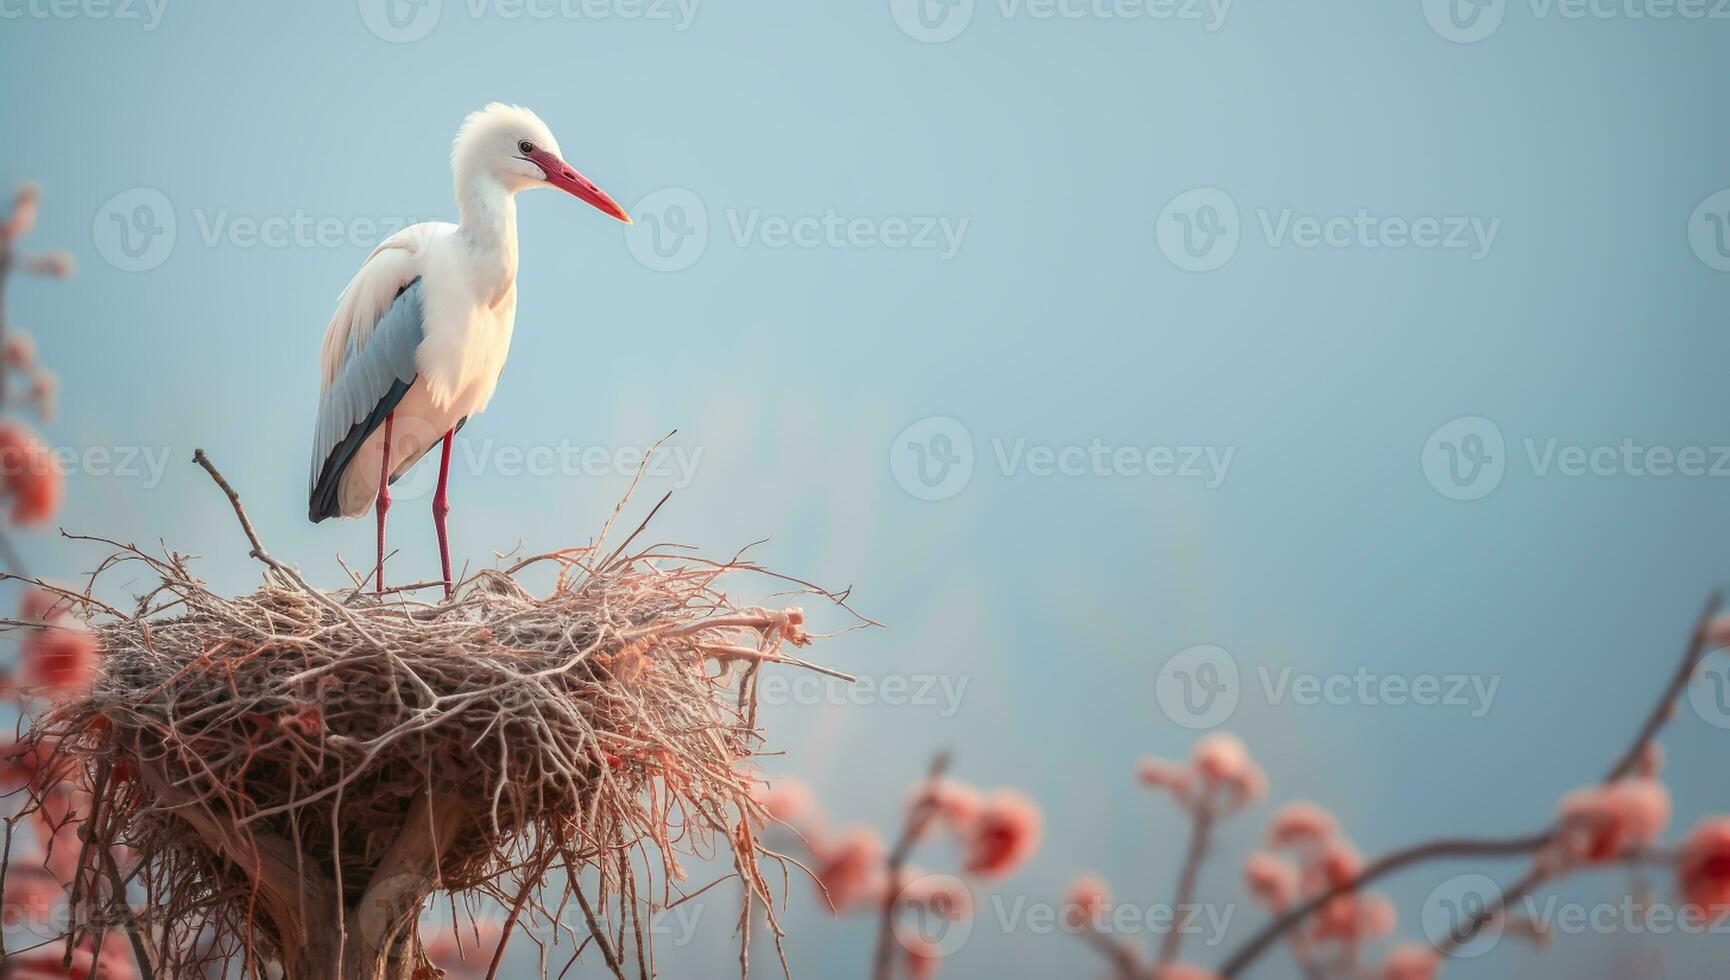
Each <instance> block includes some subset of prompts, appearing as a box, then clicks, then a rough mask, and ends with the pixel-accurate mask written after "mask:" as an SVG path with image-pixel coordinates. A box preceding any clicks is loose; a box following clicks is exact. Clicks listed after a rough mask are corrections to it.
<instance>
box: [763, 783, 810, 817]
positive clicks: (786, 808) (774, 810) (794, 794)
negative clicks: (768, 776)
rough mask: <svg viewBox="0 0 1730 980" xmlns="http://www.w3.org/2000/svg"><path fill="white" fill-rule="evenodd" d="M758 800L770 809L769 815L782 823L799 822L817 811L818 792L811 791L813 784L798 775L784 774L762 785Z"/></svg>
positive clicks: (766, 808)
mask: <svg viewBox="0 0 1730 980" xmlns="http://www.w3.org/2000/svg"><path fill="white" fill-rule="evenodd" d="M755 795H756V797H757V802H758V803H761V804H762V805H763V809H765V810H767V811H769V816H771V817H773V818H774V819H776V820H779V821H781V822H782V823H786V824H791V823H797V822H798V821H800V820H803V819H805V818H806V817H809V816H814V815H815V814H816V811H817V794H815V793H813V792H812V791H811V786H810V784H809V783H806V782H805V781H804V780H803V779H800V778H799V777H797V776H782V777H780V778H779V779H776V780H775V781H774V782H772V783H769V784H768V785H767V786H760V787H759V789H758V792H757V793H756V794H755Z"/></svg>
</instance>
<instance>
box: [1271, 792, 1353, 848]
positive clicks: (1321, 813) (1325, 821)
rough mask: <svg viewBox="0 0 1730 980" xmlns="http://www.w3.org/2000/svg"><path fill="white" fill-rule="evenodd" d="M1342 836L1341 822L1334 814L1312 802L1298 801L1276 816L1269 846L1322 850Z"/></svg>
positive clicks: (1283, 808)
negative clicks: (1321, 848) (1328, 843)
mask: <svg viewBox="0 0 1730 980" xmlns="http://www.w3.org/2000/svg"><path fill="white" fill-rule="evenodd" d="M1339 832H1340V826H1339V821H1337V820H1335V819H1334V815H1333V814H1331V813H1329V812H1328V811H1326V810H1324V809H1322V808H1321V807H1319V806H1317V805H1316V804H1314V803H1311V802H1309V801H1308V800H1296V801H1293V802H1291V803H1287V804H1286V805H1285V806H1283V807H1280V810H1279V812H1278V813H1275V814H1274V815H1273V821H1272V822H1271V823H1269V824H1268V830H1267V842H1268V846H1270V847H1320V846H1321V845H1322V844H1324V843H1326V842H1328V841H1330V840H1333V839H1334V838H1335V837H1337V836H1338V835H1339Z"/></svg>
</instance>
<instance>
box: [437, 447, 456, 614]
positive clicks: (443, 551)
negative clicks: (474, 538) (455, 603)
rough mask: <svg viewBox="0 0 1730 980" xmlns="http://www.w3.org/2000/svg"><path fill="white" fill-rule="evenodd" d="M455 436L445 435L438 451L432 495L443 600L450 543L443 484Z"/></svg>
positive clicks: (448, 504)
mask: <svg viewBox="0 0 1730 980" xmlns="http://www.w3.org/2000/svg"><path fill="white" fill-rule="evenodd" d="M455 434H456V430H455V429H452V430H451V431H450V432H446V433H445V444H444V448H443V449H442V450H440V451H439V488H438V492H437V493H434V494H433V524H434V526H436V527H437V528H438V535H439V568H440V570H441V571H443V572H444V583H445V598H446V599H449V598H450V597H451V585H452V583H451V543H450V536H449V535H448V534H447V533H446V532H445V517H446V516H448V515H449V514H450V512H451V499H450V494H448V493H446V492H445V484H446V482H448V481H449V480H450V475H451V436H453V435H455Z"/></svg>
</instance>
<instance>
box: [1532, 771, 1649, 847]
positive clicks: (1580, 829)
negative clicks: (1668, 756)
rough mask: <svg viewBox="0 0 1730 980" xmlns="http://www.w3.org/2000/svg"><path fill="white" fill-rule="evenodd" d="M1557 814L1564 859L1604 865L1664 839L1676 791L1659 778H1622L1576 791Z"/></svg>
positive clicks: (1564, 802)
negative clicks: (1659, 837)
mask: <svg viewBox="0 0 1730 980" xmlns="http://www.w3.org/2000/svg"><path fill="white" fill-rule="evenodd" d="M1557 813H1558V816H1559V817H1560V819H1561V823H1562V835H1561V838H1560V839H1561V841H1562V846H1563V849H1564V854H1563V856H1564V858H1565V859H1566V858H1572V859H1576V860H1582V861H1586V862H1588V863H1599V864H1601V863H1604V862H1607V861H1612V860H1615V859H1616V858H1617V857H1619V856H1621V855H1622V854H1623V853H1624V852H1626V851H1628V850H1632V849H1638V848H1642V847H1646V846H1647V845H1649V844H1651V843H1652V842H1654V841H1656V840H1657V839H1658V836H1659V835H1660V834H1662V833H1663V832H1664V828H1665V827H1666V826H1667V825H1668V824H1669V823H1670V791H1669V790H1667V789H1665V788H1664V784H1663V783H1660V782H1658V781H1657V780H1655V779H1647V778H1643V777H1632V778H1628V779H1619V780H1617V781H1616V782H1614V783H1610V784H1608V785H1605V786H1588V787H1586V788H1585V789H1580V790H1575V791H1574V792H1572V793H1570V794H1568V795H1567V796H1565V797H1563V798H1562V802H1561V804H1560V805H1559V806H1558V808H1557Z"/></svg>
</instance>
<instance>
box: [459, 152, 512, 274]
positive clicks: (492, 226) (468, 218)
mask: <svg viewBox="0 0 1730 980" xmlns="http://www.w3.org/2000/svg"><path fill="white" fill-rule="evenodd" d="M457 211H458V214H459V215H460V218H459V224H458V226H457V227H458V229H459V230H460V231H461V232H462V235H463V238H464V240H465V241H467V242H468V244H469V246H470V248H472V249H473V250H474V253H475V259H476V260H477V262H478V263H480V266H481V267H482V268H487V269H489V270H491V269H492V268H494V267H495V263H496V268H497V271H498V273H499V275H500V277H501V280H502V281H509V280H512V279H515V278H516V274H517V201H516V195H515V194H514V193H513V192H512V191H511V190H510V189H508V188H506V187H505V186H504V185H503V184H500V183H499V182H498V181H496V180H493V179H492V178H489V177H481V178H477V179H472V180H467V181H465V180H462V179H461V178H459V179H458V181H457Z"/></svg>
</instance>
